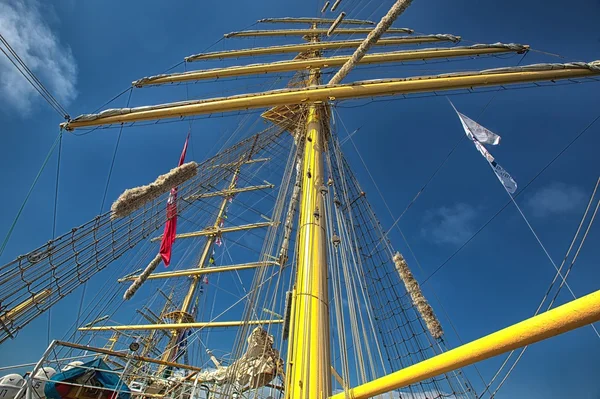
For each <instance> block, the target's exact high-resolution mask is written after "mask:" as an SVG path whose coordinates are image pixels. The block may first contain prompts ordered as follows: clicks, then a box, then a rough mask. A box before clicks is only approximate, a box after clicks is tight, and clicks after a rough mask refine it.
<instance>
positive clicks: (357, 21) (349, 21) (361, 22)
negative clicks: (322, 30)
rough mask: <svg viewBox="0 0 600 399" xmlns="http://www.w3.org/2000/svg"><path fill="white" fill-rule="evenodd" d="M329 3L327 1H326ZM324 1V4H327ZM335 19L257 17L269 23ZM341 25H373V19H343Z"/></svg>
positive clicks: (295, 22) (312, 22)
mask: <svg viewBox="0 0 600 399" xmlns="http://www.w3.org/2000/svg"><path fill="white" fill-rule="evenodd" d="M327 3H329V2H327ZM327 3H326V4H327ZM333 21H335V20H334V19H332V18H290V17H286V18H264V19H259V20H258V22H269V23H288V24H317V25H331V24H332V23H333ZM342 25H375V22H373V21H367V20H363V19H352V18H348V19H344V21H343V22H342Z"/></svg>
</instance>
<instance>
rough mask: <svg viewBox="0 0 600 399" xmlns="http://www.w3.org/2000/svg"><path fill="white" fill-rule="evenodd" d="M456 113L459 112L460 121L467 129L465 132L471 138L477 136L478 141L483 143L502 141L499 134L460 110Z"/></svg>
mask: <svg viewBox="0 0 600 399" xmlns="http://www.w3.org/2000/svg"><path fill="white" fill-rule="evenodd" d="M456 113H457V114H458V117H459V118H460V122H461V123H462V125H463V128H464V129H465V133H466V134H467V136H469V138H470V139H471V140H473V137H475V138H476V139H477V141H479V142H480V143H483V144H491V145H497V144H499V143H500V136H498V135H497V134H496V133H494V132H492V131H490V130H488V129H486V128H485V127H483V126H481V125H480V124H479V123H477V122H475V121H474V120H473V119H471V118H469V117H468V116H466V115H463V114H461V113H460V112H458V111H456Z"/></svg>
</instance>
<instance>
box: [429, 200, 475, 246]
mask: <svg viewBox="0 0 600 399" xmlns="http://www.w3.org/2000/svg"><path fill="white" fill-rule="evenodd" d="M476 217H477V210H476V209H475V208H474V207H472V206H470V205H468V204H465V203H458V204H455V205H453V206H450V207H447V206H443V207H441V208H437V209H435V210H432V211H428V212H427V213H426V214H425V227H423V228H422V229H421V233H422V234H423V236H425V237H427V238H430V239H432V240H433V241H434V242H436V243H438V244H462V243H463V242H465V241H466V240H468V239H469V238H470V237H471V235H472V234H473V231H474V230H473V221H474V220H475V218H476Z"/></svg>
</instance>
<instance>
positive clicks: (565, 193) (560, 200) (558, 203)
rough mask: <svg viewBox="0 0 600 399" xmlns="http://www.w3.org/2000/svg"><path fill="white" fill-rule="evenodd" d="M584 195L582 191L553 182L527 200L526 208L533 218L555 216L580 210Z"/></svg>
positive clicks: (583, 203) (584, 198)
mask: <svg viewBox="0 0 600 399" xmlns="http://www.w3.org/2000/svg"><path fill="white" fill-rule="evenodd" d="M585 200H586V195H585V193H584V192H583V190H582V189H580V188H579V187H576V186H569V185H567V184H564V183H560V182H555V183H552V184H550V185H548V186H546V187H543V188H541V189H540V190H538V191H537V192H535V193H534V194H533V195H532V196H531V197H529V198H528V199H527V206H528V207H529V208H530V209H531V211H532V213H533V215H534V216H537V217H544V216H556V215H560V214H566V213H570V212H573V211H577V210H579V209H581V208H582V207H583V206H584V205H585Z"/></svg>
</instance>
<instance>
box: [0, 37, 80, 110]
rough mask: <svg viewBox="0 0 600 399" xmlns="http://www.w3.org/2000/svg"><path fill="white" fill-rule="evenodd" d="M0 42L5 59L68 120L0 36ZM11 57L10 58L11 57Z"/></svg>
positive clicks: (59, 106) (60, 107)
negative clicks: (2, 45)
mask: <svg viewBox="0 0 600 399" xmlns="http://www.w3.org/2000/svg"><path fill="white" fill-rule="evenodd" d="M0 42H2V43H3V44H4V46H5V47H6V49H7V50H8V52H9V53H10V55H9V54H8V53H7V52H6V50H4V49H3V48H1V47H0V50H1V51H2V52H3V53H4V55H5V56H6V58H8V60H9V61H10V62H11V63H12V64H13V65H14V67H15V68H17V71H19V73H20V74H21V75H23V77H24V78H25V79H26V80H27V81H28V82H29V84H31V86H33V88H34V89H35V90H36V91H37V92H38V93H39V94H40V96H42V98H43V99H44V100H46V102H47V103H48V104H49V105H50V106H51V107H52V108H53V109H54V110H55V111H56V112H57V113H58V114H59V115H60V116H62V117H63V118H65V119H67V120H68V119H69V113H68V112H67V111H66V110H65V108H64V107H63V106H62V105H60V103H59V102H58V100H56V98H54V96H53V95H52V93H50V91H48V89H46V87H45V86H44V85H43V84H42V82H41V81H40V80H39V79H38V78H37V76H35V74H34V73H33V72H32V71H31V69H29V67H28V66H27V64H25V62H24V61H23V60H22V59H21V57H20V56H19V54H17V52H16V51H15V50H14V49H13V48H12V46H11V45H10V44H9V43H8V41H6V39H5V38H4V36H2V34H0ZM11 56H12V57H11ZM13 58H14V59H13Z"/></svg>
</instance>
